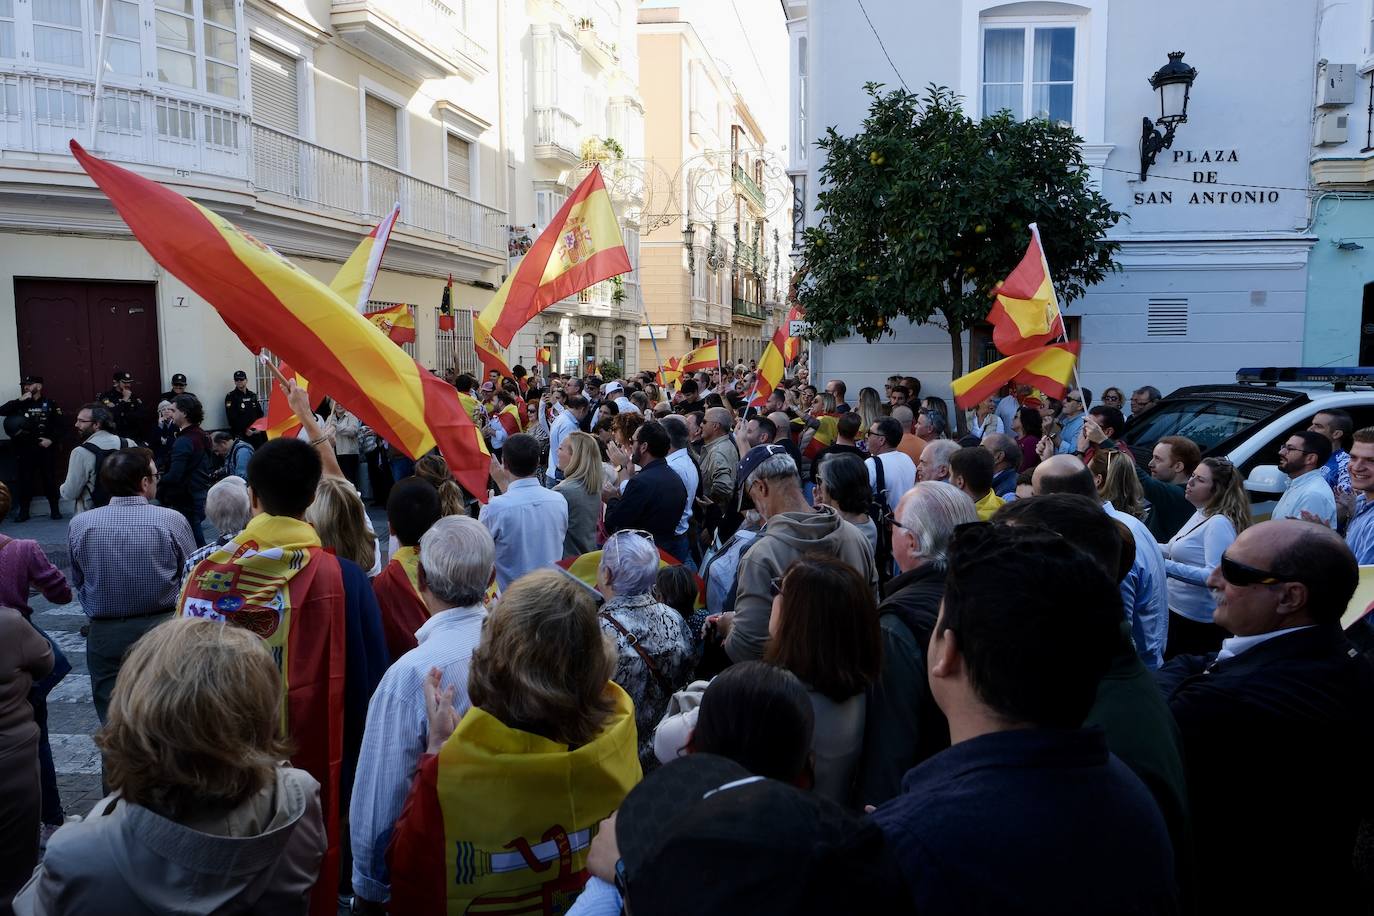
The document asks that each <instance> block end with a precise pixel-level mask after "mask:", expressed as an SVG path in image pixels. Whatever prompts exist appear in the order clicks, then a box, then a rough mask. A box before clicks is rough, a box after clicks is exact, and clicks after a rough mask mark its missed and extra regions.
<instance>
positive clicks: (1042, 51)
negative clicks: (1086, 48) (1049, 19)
mask: <svg viewBox="0 0 1374 916" xmlns="http://www.w3.org/2000/svg"><path fill="white" fill-rule="evenodd" d="M1034 44H1035V50H1034V60H1033V62H1032V73H1031V81H1032V83H1031V109H1032V111H1031V114H1032V115H1033V116H1035V117H1038V118H1048V119H1049V120H1051V121H1063V122H1065V123H1072V122H1073V54H1074V48H1073V44H1074V32H1073V29H1071V28H1053V29H1036V30H1035V39H1034Z"/></svg>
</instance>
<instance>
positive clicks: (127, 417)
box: [95, 369, 151, 444]
mask: <svg viewBox="0 0 1374 916" xmlns="http://www.w3.org/2000/svg"><path fill="white" fill-rule="evenodd" d="M95 397H96V400H97V401H99V402H100V403H102V404H104V405H105V406H106V407H108V408H109V409H110V413H112V414H114V420H115V434H116V435H118V436H121V437H123V438H125V439H133V440H134V441H135V442H138V443H140V444H142V443H144V442H147V441H148V432H149V427H150V425H151V424H150V423H149V418H148V415H147V413H146V412H145V411H144V409H143V401H142V399H141V398H139V397H138V396H137V395H135V394H134V377H133V376H132V375H130V374H129V373H127V372H125V371H124V370H123V369H116V370H115V372H114V385H112V386H111V387H110V390H108V391H102V392H101V393H100V394H98V395H96V396H95Z"/></svg>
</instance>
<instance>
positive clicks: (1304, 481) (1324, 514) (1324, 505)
mask: <svg viewBox="0 0 1374 916" xmlns="http://www.w3.org/2000/svg"><path fill="white" fill-rule="evenodd" d="M1304 512H1311V513H1312V514H1313V515H1315V516H1317V517H1318V518H1320V519H1321V520H1322V521H1323V522H1325V523H1326V526H1327V527H1328V528H1335V527H1336V497H1335V495H1334V494H1333V493H1332V492H1331V484H1329V483H1327V482H1326V478H1325V477H1324V476H1323V475H1322V469H1321V468H1317V469H1316V470H1314V471H1308V472H1307V473H1305V474H1299V475H1298V476H1297V477H1294V478H1293V479H1291V480H1289V481H1288V489H1287V491H1285V492H1284V494H1283V498H1282V499H1280V500H1279V504H1278V505H1277V506H1275V507H1274V512H1273V514H1272V515H1270V516H1269V517H1270V518H1296V519H1301V518H1302V514H1303V513H1304Z"/></svg>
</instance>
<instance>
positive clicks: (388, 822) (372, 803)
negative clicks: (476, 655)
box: [348, 497, 562, 903]
mask: <svg viewBox="0 0 1374 916" xmlns="http://www.w3.org/2000/svg"><path fill="white" fill-rule="evenodd" d="M559 499H562V497H559ZM486 616H487V611H486V608H484V607H482V605H480V604H477V605H473V606H472V607H465V608H452V609H450V610H447V611H440V612H439V613H437V614H435V615H434V616H433V617H431V618H429V620H427V621H425V625H424V626H422V627H420V629H419V630H417V631H416V633H415V638H416V639H418V640H419V643H420V644H419V645H418V646H416V647H415V648H414V649H411V650H410V651H409V652H407V653H406V654H405V655H402V656H401V657H400V658H398V659H396V661H395V662H394V663H393V664H392V665H391V667H390V668H388V669H386V673H385V674H383V675H382V680H381V683H379V684H378V685H377V690H376V692H375V693H373V694H372V700H371V701H370V702H369V703H368V705H367V729H366V731H364V732H363V744H362V749H361V750H360V752H359V755H358V772H357V776H356V778H355V779H354V782H353V798H352V800H351V802H350V804H349V807H348V822H349V823H348V831H349V837H350V838H351V839H352V841H353V890H354V891H355V892H356V893H357V894H359V895H360V896H362V897H364V898H366V899H368V900H375V901H378V902H383V903H384V902H386V901H387V900H390V899H391V872H390V870H389V869H388V868H387V865H386V848H387V846H388V845H389V844H390V842H391V832H392V829H393V828H394V827H395V824H396V819H397V818H399V817H400V816H401V808H402V807H403V806H404V805H405V800H406V795H407V794H409V792H410V782H411V779H413V778H414V776H415V768H416V767H417V766H418V765H419V761H420V757H421V755H423V754H424V752H425V746H426V745H427V744H428V743H429V719H428V717H427V716H426V714H425V694H424V679H425V677H426V676H427V675H428V674H429V669H430V668H438V669H439V670H440V671H442V672H443V678H442V681H441V684H442V686H443V687H445V688H447V687H453V688H454V689H455V692H454V696H453V705H454V708H456V709H457V710H458V715H459V716H460V717H461V716H462V715H463V714H464V713H465V712H467V711H468V709H469V707H471V705H472V701H471V700H469V699H468V666H469V664H470V663H471V661H472V650H473V649H475V648H477V643H478V641H479V640H480V639H481V637H482V621H483V620H485V619H486Z"/></svg>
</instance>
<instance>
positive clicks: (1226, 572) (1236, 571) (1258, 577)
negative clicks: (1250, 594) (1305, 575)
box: [1221, 553, 1298, 588]
mask: <svg viewBox="0 0 1374 916" xmlns="http://www.w3.org/2000/svg"><path fill="white" fill-rule="evenodd" d="M1221 577H1222V578H1223V579H1225V580H1226V581H1227V582H1230V583H1231V584H1232V585H1236V586H1240V587H1242V588H1244V587H1246V586H1249V585H1277V584H1278V583H1280V582H1295V581H1298V580H1295V579H1285V578H1284V577H1282V576H1280V575H1278V574H1276V573H1272V572H1270V571H1268V570H1264V569H1259V568H1257V567H1254V566H1246V565H1245V564H1244V563H1239V562H1237V561H1235V560H1233V559H1231V558H1230V557H1228V556H1227V555H1226V554H1224V553H1223V554H1222V555H1221Z"/></svg>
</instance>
